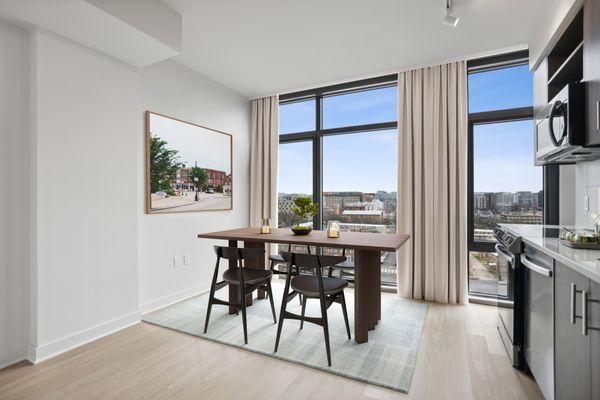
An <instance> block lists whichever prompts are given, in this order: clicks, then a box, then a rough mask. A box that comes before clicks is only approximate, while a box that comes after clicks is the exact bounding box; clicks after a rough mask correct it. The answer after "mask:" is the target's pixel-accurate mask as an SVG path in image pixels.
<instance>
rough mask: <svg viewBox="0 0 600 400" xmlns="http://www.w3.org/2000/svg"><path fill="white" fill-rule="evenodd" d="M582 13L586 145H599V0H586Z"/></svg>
mask: <svg viewBox="0 0 600 400" xmlns="http://www.w3.org/2000/svg"><path fill="white" fill-rule="evenodd" d="M583 7H584V13H583V40H584V44H583V81H584V82H585V83H586V114H587V118H586V125H587V126H586V144H587V145H599V144H600V23H598V21H600V0H586V1H585V3H584V6H583Z"/></svg>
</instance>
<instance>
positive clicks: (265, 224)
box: [260, 218, 271, 233]
mask: <svg viewBox="0 0 600 400" xmlns="http://www.w3.org/2000/svg"><path fill="white" fill-rule="evenodd" d="M260 233H271V226H270V225H269V220H268V219H264V218H263V220H262V226H261V227H260Z"/></svg>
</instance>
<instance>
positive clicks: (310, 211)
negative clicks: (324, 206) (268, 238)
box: [292, 197, 319, 235]
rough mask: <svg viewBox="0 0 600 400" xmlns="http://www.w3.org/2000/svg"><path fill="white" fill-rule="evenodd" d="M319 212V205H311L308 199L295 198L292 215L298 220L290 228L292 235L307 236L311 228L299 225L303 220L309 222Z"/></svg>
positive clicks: (311, 202)
mask: <svg viewBox="0 0 600 400" xmlns="http://www.w3.org/2000/svg"><path fill="white" fill-rule="evenodd" d="M318 211H319V204H318V203H313V201H312V200H311V198H310V197H296V198H295V199H294V207H292V213H294V215H296V216H297V217H298V218H299V221H298V223H297V224H296V225H294V226H292V232H294V235H308V234H309V233H310V232H311V231H312V226H310V225H301V223H302V222H303V221H305V220H310V218H312V217H313V216H314V215H315V214H316V213H317V212H318Z"/></svg>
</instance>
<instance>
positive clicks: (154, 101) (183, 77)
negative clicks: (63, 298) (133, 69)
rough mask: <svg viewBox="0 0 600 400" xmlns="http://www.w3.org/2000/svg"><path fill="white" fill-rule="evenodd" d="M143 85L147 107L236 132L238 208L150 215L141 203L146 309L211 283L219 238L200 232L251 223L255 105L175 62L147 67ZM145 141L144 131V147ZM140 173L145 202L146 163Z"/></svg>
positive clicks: (142, 283)
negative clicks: (185, 259)
mask: <svg viewBox="0 0 600 400" xmlns="http://www.w3.org/2000/svg"><path fill="white" fill-rule="evenodd" d="M140 86H141V93H142V104H143V109H144V110H150V111H155V112H158V113H161V114H165V115H168V116H172V117H175V118H179V119H182V120H184V121H189V122H192V123H195V124H199V125H202V126H206V127H210V128H213V129H217V130H220V131H223V132H227V133H230V134H232V135H233V136H234V139H233V143H234V159H233V182H234V183H233V184H234V187H233V196H234V198H233V210H232V211H209V212H193V213H180V214H154V215H146V214H143V208H140V233H139V235H140V304H141V309H142V312H146V311H149V310H152V309H155V308H157V307H161V306H164V305H166V304H169V303H172V302H175V301H177V300H180V299H182V298H184V297H187V296H190V295H193V294H195V293H198V292H200V291H202V290H206V289H208V288H209V285H210V279H211V278H212V270H213V266H214V262H215V255H214V252H213V250H212V245H213V244H215V243H216V242H214V241H209V240H199V239H197V238H196V235H197V234H198V233H199V232H206V231H211V230H221V229H230V228H237V227H242V226H247V225H248V222H249V206H248V204H249V181H250V175H249V169H250V161H249V148H250V144H249V137H250V133H249V130H250V104H249V102H248V100H246V99H245V98H243V97H242V96H240V95H239V94H237V93H234V92H232V91H230V90H229V89H226V88H224V87H223V86H221V85H220V84H217V83H215V82H213V81H211V80H209V79H207V78H204V77H202V76H201V75H199V74H197V73H195V72H193V71H191V70H189V69H187V68H185V67H182V66H180V65H179V64H176V63H174V62H171V61H163V62H160V63H157V64H154V65H152V66H149V67H146V68H143V69H141V70H140ZM138 117H139V118H140V119H141V118H142V114H141V113H140V114H139V115H138ZM143 145H144V142H143V137H142V136H141V135H140V136H139V138H138V147H139V148H143ZM138 174H139V175H138V179H139V198H140V205H143V204H142V202H143V198H144V190H145V188H144V168H143V164H140V165H139V167H138ZM186 253H187V254H190V256H191V263H190V264H189V265H186V266H182V267H178V268H177V269H175V268H174V267H173V257H174V256H176V255H179V256H182V255H183V254H186Z"/></svg>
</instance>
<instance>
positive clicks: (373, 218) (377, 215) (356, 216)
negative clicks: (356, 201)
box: [342, 210, 383, 224]
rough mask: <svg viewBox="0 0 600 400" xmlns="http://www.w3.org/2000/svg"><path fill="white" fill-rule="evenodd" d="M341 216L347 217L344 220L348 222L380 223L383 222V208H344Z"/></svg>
mask: <svg viewBox="0 0 600 400" xmlns="http://www.w3.org/2000/svg"><path fill="white" fill-rule="evenodd" d="M342 216H344V217H347V218H348V221H346V222H349V223H353V222H360V223H368V224H381V223H382V222H383V210H344V211H343V212H342Z"/></svg>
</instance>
